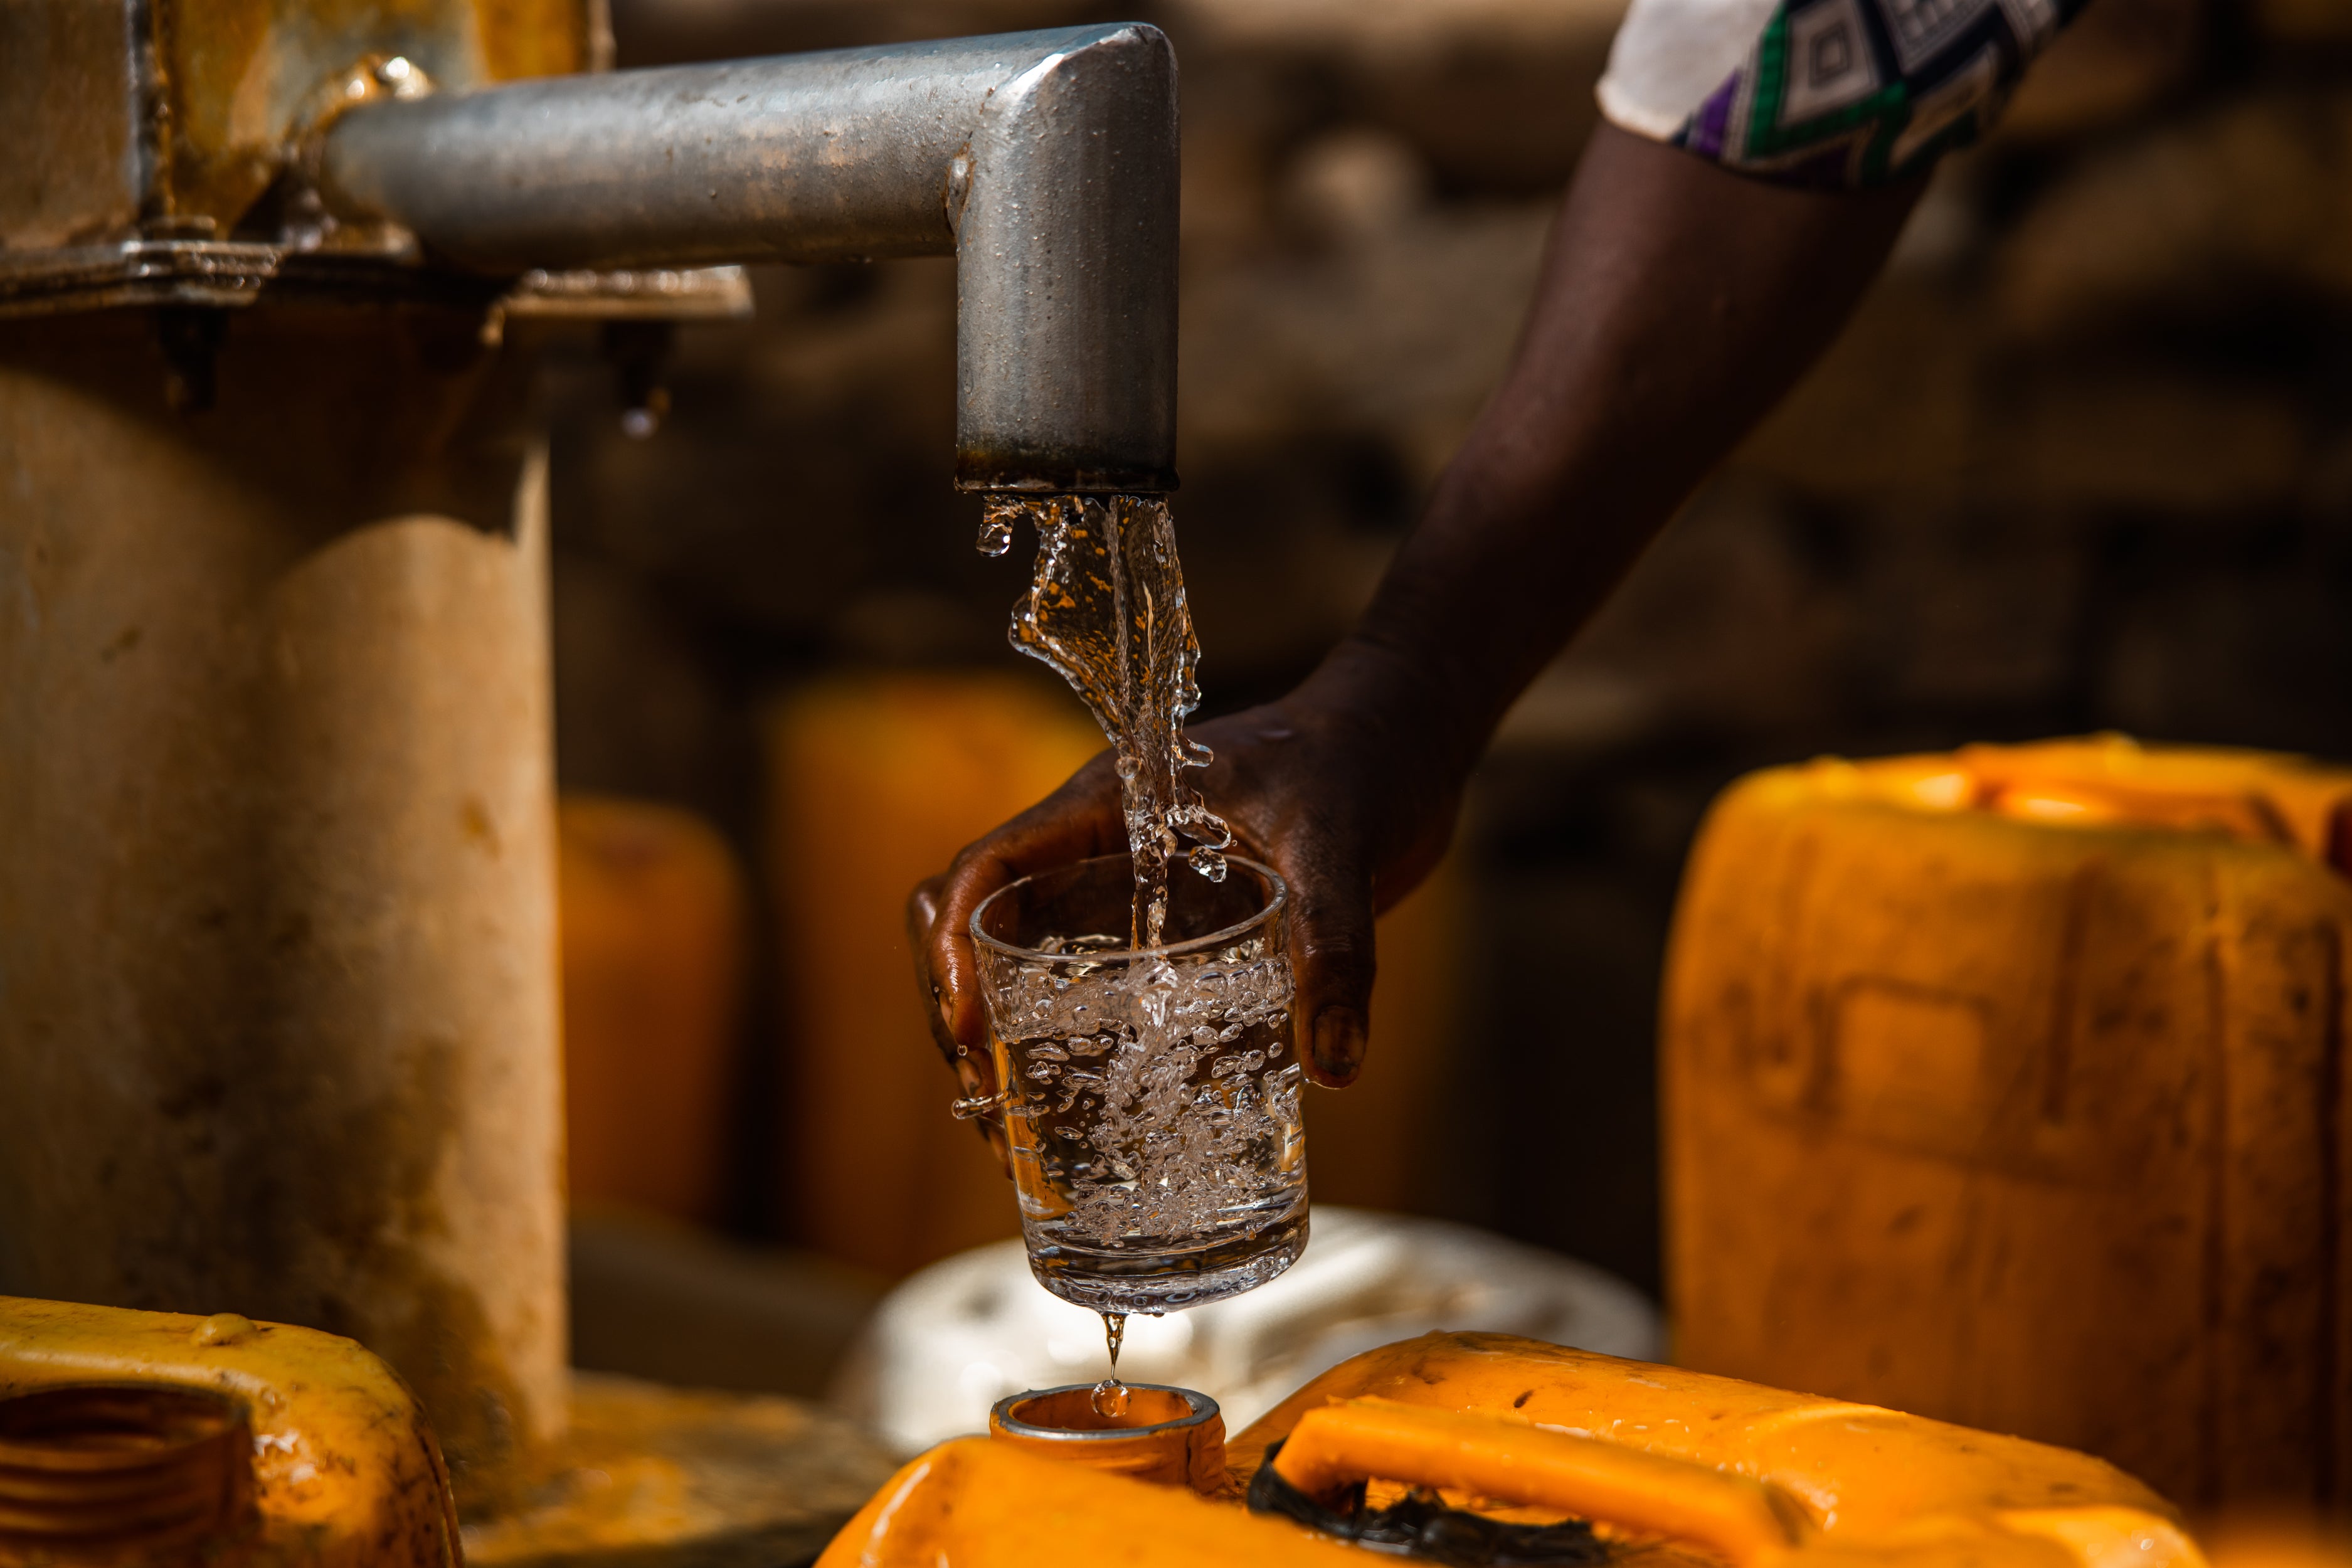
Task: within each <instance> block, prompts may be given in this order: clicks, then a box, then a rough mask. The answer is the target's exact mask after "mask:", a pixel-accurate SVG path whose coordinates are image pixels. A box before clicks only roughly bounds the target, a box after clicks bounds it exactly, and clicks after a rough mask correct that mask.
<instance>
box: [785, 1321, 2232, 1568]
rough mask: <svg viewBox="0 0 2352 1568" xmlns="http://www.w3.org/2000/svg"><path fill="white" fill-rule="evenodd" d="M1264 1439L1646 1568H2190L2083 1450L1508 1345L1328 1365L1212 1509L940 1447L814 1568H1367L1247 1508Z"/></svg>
mask: <svg viewBox="0 0 2352 1568" xmlns="http://www.w3.org/2000/svg"><path fill="white" fill-rule="evenodd" d="M1276 1441H1282V1442H1283V1445H1284V1446H1283V1447H1282V1449H1281V1450H1280V1452H1279V1454H1278V1456H1277V1457H1276V1459H1275V1460H1274V1461H1273V1463H1274V1465H1275V1468H1276V1470H1277V1471H1278V1472H1280V1473H1281V1474H1282V1475H1283V1476H1284V1477H1285V1479H1287V1480H1288V1481H1290V1482H1291V1483H1292V1484H1293V1485H1294V1486H1295V1487H1297V1488H1298V1489H1301V1490H1303V1491H1306V1492H1308V1493H1322V1492H1326V1491H1328V1490H1330V1489H1333V1488H1335V1487H1339V1486H1345V1485H1349V1484H1351V1483H1352V1482H1354V1481H1357V1480H1368V1481H1371V1482H1373V1483H1375V1484H1380V1483H1389V1484H1391V1486H1417V1487H1430V1488H1435V1489H1440V1490H1441V1491H1442V1492H1443V1494H1444V1497H1445V1499H1446V1500H1447V1501H1448V1502H1449V1503H1451V1504H1453V1505H1454V1506H1456V1507H1475V1508H1478V1509H1479V1510H1482V1511H1489V1512H1495V1513H1496V1514H1497V1515H1498V1516H1501V1517H1513V1518H1530V1517H1549V1518H1558V1517H1561V1516H1575V1517H1580V1518H1584V1519H1588V1520H1591V1521H1593V1522H1594V1523H1595V1524H1596V1525H1597V1526H1601V1527H1603V1528H1604V1529H1605V1530H1606V1531H1607V1532H1608V1533H1609V1534H1610V1535H1612V1537H1614V1538H1615V1539H1617V1540H1618V1541H1619V1542H1622V1553H1623V1554H1624V1555H1625V1556H1626V1557H1628V1558H1633V1557H1641V1558H1645V1559H1650V1560H1653V1561H1655V1562H1658V1563H1664V1562H1665V1561H1667V1560H1672V1561H1674V1562H1675V1563H1677V1564H1696V1563H1717V1564H1723V1565H1727V1568H1768V1565H1769V1568H1782V1565H1785V1568H1803V1565H1807V1564H1820V1565H1821V1568H1832V1565H1846V1564H1852V1565H1853V1568H1862V1565H1864V1564H1868V1565H1870V1568H2203V1559H2202V1557H2201V1556H2200V1553H2199V1552H2198V1550H2197V1548H2196V1546H2195V1545H2194V1544H2193V1543H2191V1542H2190V1541H2189V1538H2188V1537H2187V1536H2186V1535H2184V1534H2183V1533H2182V1532H2181V1530H2180V1527H2179V1519H2178V1517H2177V1516H2176V1515H2175V1513H2174V1512H2173V1510H2171V1508H2170V1507H2169V1506H2168V1504H2166V1503H2165V1502H2164V1500H2162V1499H2160V1498H2158V1496H2157V1495H2156V1494H2155V1493H2154V1492H2152V1491H2150V1490H2148V1489H2147V1488H2146V1487H2144V1486H2142V1485H2141V1484H2140V1483H2138V1482H2137V1481H2135V1480H2133V1479H2131V1478H2130V1477H2128V1476H2126V1475H2125V1474H2124V1473H2123V1472H2122V1471H2120V1470H2117V1469H2116V1468H2114V1467H2113V1466H2111V1465H2108V1464H2106V1463H2105V1462H2103V1461H2101V1460H2098V1459H2095V1458H2090V1457H2089V1456H2087V1455H2084V1454H2077V1453H2071V1452H2068V1451H2067V1450H2064V1449H2062V1448H2053V1447H2046V1446H2044V1445H2042V1444H2039V1443H2031V1442H2026V1441H2024V1440H2022V1439H2021V1438H2016V1437H2002V1436H1993V1435H1991V1434H1990V1433H1984V1432H1972V1431H1969V1430H1968V1429H1966V1428H1963V1427H1958V1426H1948V1425H1945V1424H1944V1423H1942V1422H1938V1421H1929V1420H1926V1419H1923V1418H1921V1417H1918V1416H1913V1415H1901V1414H1898V1413H1896V1412H1895V1411H1892V1410H1884V1409H1879V1408H1877V1407H1875V1406H1872V1405H1853V1404H1848V1403H1845V1402H1843V1401H1839V1400H1832V1399H1821V1398H1815V1397H1813V1396H1811V1395H1807V1394H1784V1393H1781V1392H1780V1391H1778V1390H1775V1389H1769V1388H1763V1387H1759V1386H1758V1385H1756V1384H1748V1383H1740V1382H1737V1381H1735V1380H1733V1379H1730V1378H1726V1377H1716V1376H1710V1375H1707V1374H1706V1373H1693V1372H1685V1371H1683V1370H1680V1369H1678V1368H1675V1367H1666V1366H1655V1365H1652V1364H1649V1363H1643V1362H1629V1361H1620V1360H1617V1359H1616V1358H1614V1357H1612V1356H1602V1355H1594V1354H1591V1353H1589V1352H1583V1351H1574V1350H1565V1349H1562V1348H1560V1347H1559V1346H1556V1345H1548V1344H1541V1343H1538V1342H1535V1341H1532V1340H1522V1339H1516V1338H1513V1337H1510V1336H1508V1335H1503V1334H1429V1335H1425V1336H1423V1338H1420V1339H1417V1340H1408V1341H1405V1342H1402V1343H1399V1344H1394V1345H1390V1346H1388V1347H1387V1348H1385V1349H1382V1350H1378V1351H1373V1352H1369V1353H1367V1354H1364V1355H1360V1356H1358V1357H1356V1358H1355V1359H1354V1360H1352V1361H1349V1362H1346V1363H1342V1364H1341V1365H1339V1366H1338V1367H1335V1368H1333V1369H1332V1370H1331V1371H1330V1372H1328V1373H1324V1374H1323V1375H1322V1376H1321V1377H1318V1378H1317V1379H1316V1380H1315V1381H1314V1382H1312V1383H1310V1384H1307V1386H1306V1387H1304V1388H1302V1389H1300V1390H1299V1391H1298V1392H1297V1394H1293V1395H1291V1397H1290V1398H1288V1399H1287V1400H1286V1401H1284V1402H1283V1403H1282V1404H1281V1405H1279V1406H1277V1407H1276V1409H1275V1410H1273V1411H1272V1412H1271V1413H1269V1414H1268V1415H1266V1416H1265V1418H1264V1419H1262V1420H1260V1421H1259V1422H1258V1423H1257V1424H1256V1425H1255V1426H1252V1427H1250V1428H1249V1430H1247V1431H1246V1432H1244V1433H1243V1434H1242V1435H1241V1436H1239V1437H1237V1438H1235V1439H1234V1441H1233V1443H1232V1444H1231V1445H1230V1446H1229V1447H1228V1450H1227V1452H1228V1458H1229V1461H1230V1463H1231V1465H1232V1468H1233V1479H1234V1483H1235V1485H1234V1488H1232V1489H1227V1490H1225V1491H1223V1493H1222V1494H1221V1497H1222V1500H1213V1499H1212V1498H1209V1497H1204V1496H1202V1495H1200V1494H1198V1493H1196V1492H1194V1491H1192V1490H1188V1489H1181V1488H1177V1487H1172V1486H1154V1485H1150V1484H1148V1483H1145V1482H1141V1481H1137V1480H1131V1479H1127V1478H1126V1477H1123V1476H1118V1475H1109V1474H1105V1473H1102V1472H1100V1471H1097V1470H1092V1469H1087V1468H1080V1467H1078V1466H1076V1465H1070V1464H1065V1463H1059V1462H1057V1461H1055V1460H1054V1459H1051V1458H1040V1457H1038V1456H1037V1455H1036V1454H1035V1453H1034V1452H1032V1451H1029V1450H1026V1449H1023V1448H1018V1447H1013V1446H1011V1445H1008V1444H1005V1443H1003V1442H1000V1441H997V1440H994V1439H991V1438H984V1437H971V1438H960V1439H958V1440H956V1441H954V1442H950V1443H945V1444H942V1445H940V1447H936V1448H933V1449H932V1450H930V1451H929V1453H927V1454H924V1455H921V1456H919V1458H916V1459H914V1460H913V1461H912V1462H910V1463H909V1464H908V1465H907V1466H906V1467H905V1468H903V1469H901V1470H900V1471H899V1472H898V1475H896V1476H894V1477H893V1478H892V1479H890V1481H889V1483H888V1484H887V1485H886V1486H885V1487H884V1488H883V1489H881V1490H880V1491H879V1492H877V1494H875V1496H874V1498H873V1499H872V1500H870V1501H869V1502H868V1503H867V1504H866V1508H865V1509H864V1510H863V1511H861V1512H860V1513H859V1514H858V1516H857V1517H856V1519H854V1520H852V1521H850V1523H849V1525H848V1527H847V1528H846V1529H845V1530H844V1531H842V1532H841V1534H840V1535H839V1536H837V1537H835V1540H834V1542H833V1544H832V1545H831V1546H830V1547H828V1548H827V1549H826V1551H825V1553H824V1556H823V1557H822V1558H820V1559H819V1561H818V1568H1000V1565H1001V1568H1039V1565H1043V1564H1058V1563H1068V1564H1073V1565H1076V1564H1086V1565H1087V1568H1201V1565H1202V1564H1208V1563H1216V1564H1234V1565H1247V1564H1266V1565H1268V1568H1273V1565H1277V1564H1278V1565H1282V1568H1293V1565H1296V1568H1310V1565H1328V1568H1349V1565H1351V1564H1352V1565H1355V1568H1362V1565H1363V1564H1367V1563H1376V1562H1380V1561H1383V1560H1384V1559H1382V1558H1380V1557H1376V1556H1374V1555H1372V1554H1371V1553H1370V1552H1367V1551H1366V1550H1365V1549H1363V1548H1360V1547H1357V1546H1353V1545H1349V1544H1347V1543H1344V1542H1339V1541H1338V1540H1335V1539H1332V1538H1330V1537H1327V1536H1320V1535H1317V1534H1315V1533H1313V1532H1311V1531H1307V1529H1306V1528H1304V1527H1303V1526H1301V1525H1298V1524H1295V1523H1292V1522H1290V1521H1287V1520H1284V1519H1279V1518H1274V1517H1270V1516H1266V1515H1263V1514H1253V1513H1250V1512H1248V1511H1246V1510H1244V1508H1243V1507H1242V1506H1241V1504H1240V1503H1239V1501H1238V1498H1239V1496H1240V1495H1241V1492H1242V1491H1243V1490H1245V1489H1246V1483H1247V1481H1248V1479H1249V1478H1250V1477H1251V1476H1252V1475H1253V1474H1255V1471H1256V1470H1257V1468H1258V1467H1259V1465H1260V1464H1261V1463H1262V1462H1264V1461H1265V1452H1266V1450H1267V1448H1268V1447H1270V1446H1271V1445H1273V1444H1274V1443H1276ZM1385 1560H1391V1561H1392V1560H1393V1559H1385Z"/></svg>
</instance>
